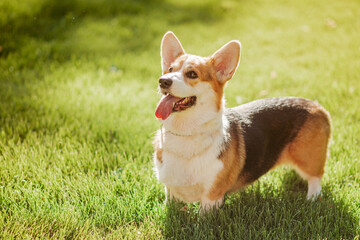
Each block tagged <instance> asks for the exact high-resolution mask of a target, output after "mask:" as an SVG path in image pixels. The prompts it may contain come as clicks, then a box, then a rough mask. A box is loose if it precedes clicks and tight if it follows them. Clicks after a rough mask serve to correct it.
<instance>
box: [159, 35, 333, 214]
mask: <svg viewBox="0 0 360 240" xmlns="http://www.w3.org/2000/svg"><path fill="white" fill-rule="evenodd" d="M240 50H241V44H240V42H239V41H234V40H233V41H230V42H228V43H227V44H225V45H224V46H223V47H222V48H220V49H219V50H218V51H216V52H215V53H214V54H213V55H212V56H210V57H199V56H195V55H191V54H187V53H185V51H184V49H183V47H182V45H181V43H180V41H179V40H178V38H177V37H176V36H175V35H174V33H172V32H167V33H166V34H165V35H164V37H163V39H162V42H161V67H162V76H161V77H160V79H159V90H160V92H161V93H162V94H163V96H162V98H161V100H160V102H159V103H158V105H157V108H156V112H155V116H156V117H157V118H158V119H159V120H160V122H161V124H162V125H161V128H160V130H159V131H158V132H157V135H156V136H155V139H154V142H153V144H154V149H155V152H154V162H155V171H156V175H157V178H158V179H159V181H161V182H162V183H163V184H164V185H165V194H166V201H167V200H171V199H176V200H180V201H183V202H195V201H200V204H201V209H203V210H204V211H205V212H206V211H207V210H209V209H212V208H217V207H219V206H220V205H221V204H222V202H223V199H224V196H225V194H226V193H231V192H234V191H237V190H239V189H241V188H243V187H245V186H247V185H249V184H251V183H253V182H254V181H255V180H257V179H258V178H259V177H261V176H262V175H264V174H265V173H266V172H268V171H269V170H270V169H272V168H274V167H276V166H279V165H281V164H287V165H290V166H292V167H293V168H294V169H295V170H296V171H297V173H299V175H300V176H301V177H302V178H304V179H305V180H307V182H308V192H307V199H315V198H316V197H317V196H318V195H319V194H320V191H321V183H320V181H321V177H322V175H323V174H324V166H325V162H326V158H327V152H328V144H329V138H330V135H331V120H330V115H329V113H328V112H327V111H326V110H325V109H324V108H323V107H322V106H321V105H320V104H318V103H316V102H313V101H311V100H307V99H304V98H297V97H284V98H270V99H261V100H256V101H253V102H249V103H246V104H243V105H240V106H238V107H235V108H225V100H224V94H223V92H224V87H225V84H226V83H227V81H228V80H230V79H231V78H232V76H233V75H234V73H235V71H236V69H237V67H238V65H239V61H240Z"/></svg>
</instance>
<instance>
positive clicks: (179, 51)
mask: <svg viewBox="0 0 360 240" xmlns="http://www.w3.org/2000/svg"><path fill="white" fill-rule="evenodd" d="M184 53H185V51H184V49H183V47H182V46H181V43H180V41H179V39H177V37H176V36H175V34H174V33H173V32H170V31H169V32H167V33H165V35H164V37H163V39H162V41H161V52H160V55H161V67H162V71H163V73H164V72H165V71H166V70H168V69H169V67H170V65H171V63H173V62H174V61H175V60H176V58H178V57H179V56H181V55H183V54H184Z"/></svg>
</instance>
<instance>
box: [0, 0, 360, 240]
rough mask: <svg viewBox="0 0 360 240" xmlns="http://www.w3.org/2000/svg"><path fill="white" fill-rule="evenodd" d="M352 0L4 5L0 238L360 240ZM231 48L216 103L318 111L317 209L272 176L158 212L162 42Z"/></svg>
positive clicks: (359, 70)
mask: <svg viewBox="0 0 360 240" xmlns="http://www.w3.org/2000/svg"><path fill="white" fill-rule="evenodd" d="M359 16H360V2H359V1H358V0H343V1H326V0H317V1H310V0H304V1H295V0H290V1H285V0H269V1H265V0H240V1H236V0H224V1H216V0H204V1H190V0H182V1H176V0H152V1H146V0H120V1H116V0H101V1H97V0H61V1H60V0H59V1H50V0H27V1H21V0H2V1H1V2H0V238H1V239H35V238H38V239H64V238H65V239H103V238H106V239H359V236H360V149H359V145H360V125H359V123H360V94H359V92H360V18H359ZM168 30H172V31H173V32H175V34H176V35H177V36H178V37H179V38H180V40H181V42H182V44H183V46H184V48H185V49H186V50H187V51H188V52H190V53H193V54H197V55H202V56H206V55H210V54H212V53H213V52H214V51H216V50H217V49H218V48H220V47H221V46H222V45H223V44H225V43H226V42H228V41H230V40H232V39H238V40H240V41H241V43H242V57H241V63H240V67H239V68H238V71H237V73H236V74H235V76H234V78H233V79H232V80H230V82H229V83H228V86H227V89H226V91H225V94H226V98H227V106H228V107H234V106H236V105H239V104H241V103H246V102H249V101H251V100H255V99H259V98H265V97H275V96H301V97H306V98H309V99H313V100H316V101H318V102H320V103H321V104H322V105H323V106H324V107H325V108H326V109H328V110H329V112H330V114H331V115H332V121H333V137H332V140H331V146H330V156H329V159H328V162H327V165H326V170H325V171H326V173H325V175H324V177H323V181H322V183H323V191H322V192H323V194H322V197H321V199H319V200H317V201H314V202H308V201H306V199H305V196H306V189H307V186H306V183H305V182H304V181H303V180H301V179H300V178H299V177H298V176H297V175H296V174H295V173H294V172H293V171H292V170H290V169H288V168H279V169H277V170H275V171H272V172H270V173H268V174H266V175H265V176H263V177H262V178H261V179H260V180H259V181H258V182H257V183H255V184H253V185H252V186H250V187H248V188H246V189H244V190H243V191H241V192H239V193H236V194H232V195H228V196H227V197H226V201H225V204H224V206H223V207H222V208H221V209H220V210H218V211H215V212H212V213H211V214H209V215H207V216H203V217H202V216H199V214H198V204H197V203H195V204H189V205H188V206H187V209H186V211H180V209H181V208H182V207H183V206H184V204H181V203H173V204H172V205H171V206H168V207H166V206H165V205H164V190H163V186H162V185H161V184H160V183H159V182H158V181H157V179H156V178H155V175H154V173H153V163H152V152H153V150H152V145H151V142H152V138H153V136H154V133H155V131H156V130H157V128H158V127H159V125H160V124H159V122H158V121H157V120H156V118H155V116H154V111H155V107H156V104H157V102H158V100H159V98H160V96H159V94H158V93H157V89H156V88H157V82H158V78H159V76H160V75H161V67H160V55H159V50H160V41H161V38H162V36H163V34H164V33H165V32H166V31H168Z"/></svg>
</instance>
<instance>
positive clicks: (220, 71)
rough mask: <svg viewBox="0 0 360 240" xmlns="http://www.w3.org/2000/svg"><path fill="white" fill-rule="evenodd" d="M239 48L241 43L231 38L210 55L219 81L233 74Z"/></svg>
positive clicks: (238, 56) (222, 81) (238, 58)
mask: <svg viewBox="0 0 360 240" xmlns="http://www.w3.org/2000/svg"><path fill="white" fill-rule="evenodd" d="M240 49H241V43H240V42H239V41H235V40H233V41H230V42H228V43H227V44H225V45H224V46H223V47H222V48H220V49H219V50H217V51H216V52H215V53H214V54H213V55H212V56H211V61H212V63H213V64H214V67H215V70H216V77H217V79H218V81H219V82H221V83H225V82H226V81H227V80H229V79H231V78H232V76H233V75H234V73H235V71H236V68H237V67H238V65H239V61H240Z"/></svg>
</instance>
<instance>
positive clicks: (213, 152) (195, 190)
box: [156, 135, 223, 202]
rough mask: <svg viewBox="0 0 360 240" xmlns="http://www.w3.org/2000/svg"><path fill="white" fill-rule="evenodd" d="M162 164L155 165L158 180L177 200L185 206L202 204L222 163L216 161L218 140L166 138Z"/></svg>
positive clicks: (213, 138) (216, 138) (219, 140)
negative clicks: (198, 202) (191, 203)
mask: <svg viewBox="0 0 360 240" xmlns="http://www.w3.org/2000/svg"><path fill="white" fill-rule="evenodd" d="M166 137H167V138H166V141H164V146H163V153H162V163H160V162H157V163H156V170H157V177H158V179H159V180H160V181H161V182H162V183H164V184H165V185H166V187H167V188H168V189H169V190H170V192H171V194H173V195H174V196H175V197H176V198H178V199H181V200H183V201H186V202H192V201H198V200H201V196H202V195H203V194H205V193H206V192H207V191H208V190H209V188H210V187H211V186H212V184H213V182H214V181H215V179H216V176H217V174H218V173H219V172H220V171H221V170H222V169H223V163H222V162H221V161H220V160H219V159H218V158H217V156H218V154H219V145H220V144H219V142H221V141H222V138H221V137H220V136H217V137H210V138H209V137H208V138H198V139H191V140H187V141H184V139H183V138H181V137H178V136H171V135H167V136H166Z"/></svg>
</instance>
